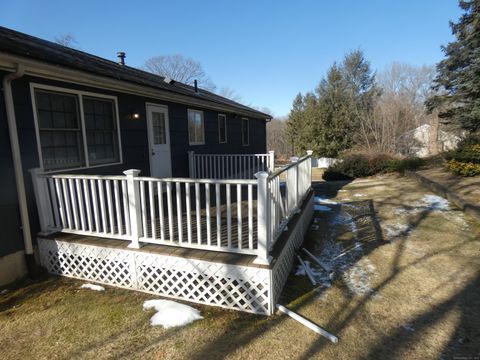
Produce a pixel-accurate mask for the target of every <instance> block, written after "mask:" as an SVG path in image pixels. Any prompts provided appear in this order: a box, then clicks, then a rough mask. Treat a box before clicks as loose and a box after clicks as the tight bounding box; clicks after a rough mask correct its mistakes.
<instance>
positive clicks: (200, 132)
mask: <svg viewBox="0 0 480 360" xmlns="http://www.w3.org/2000/svg"><path fill="white" fill-rule="evenodd" d="M188 139H189V143H190V145H203V144H205V124H204V120H203V111H200V110H192V109H188Z"/></svg>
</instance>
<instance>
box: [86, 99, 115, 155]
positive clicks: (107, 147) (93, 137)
mask: <svg viewBox="0 0 480 360" xmlns="http://www.w3.org/2000/svg"><path fill="white" fill-rule="evenodd" d="M83 113H84V116H85V132H86V135H87V148H88V159H89V161H90V164H103V163H111V162H116V161H118V137H117V136H118V135H117V134H118V133H117V129H116V118H115V113H114V102H113V101H112V100H106V99H99V98H93V97H83Z"/></svg>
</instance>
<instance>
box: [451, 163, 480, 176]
mask: <svg viewBox="0 0 480 360" xmlns="http://www.w3.org/2000/svg"><path fill="white" fill-rule="evenodd" d="M445 168H446V169H447V170H449V171H451V172H453V173H454V174H456V175H460V176H475V175H480V164H476V163H473V162H463V161H457V160H455V159H452V160H449V161H447V162H446V163H445Z"/></svg>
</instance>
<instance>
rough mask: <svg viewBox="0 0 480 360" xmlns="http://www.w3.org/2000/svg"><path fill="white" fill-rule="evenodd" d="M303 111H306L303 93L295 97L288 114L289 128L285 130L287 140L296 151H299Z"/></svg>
mask: <svg viewBox="0 0 480 360" xmlns="http://www.w3.org/2000/svg"><path fill="white" fill-rule="evenodd" d="M303 109H304V102H303V96H302V94H301V93H298V94H297V96H295V99H294V100H293V104H292V110H290V113H289V114H288V119H287V128H286V130H285V135H286V136H287V140H288V142H289V143H290V144H292V146H293V147H294V149H295V151H296V150H297V147H298V143H299V140H300V139H299V131H300V129H301V128H302V126H303V125H302V120H303Z"/></svg>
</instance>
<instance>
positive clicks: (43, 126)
mask: <svg viewBox="0 0 480 360" xmlns="http://www.w3.org/2000/svg"><path fill="white" fill-rule="evenodd" d="M35 101H36V104H37V114H38V128H39V133H40V146H41V149H42V157H43V167H44V169H46V170H53V169H59V168H71V167H79V166H83V165H85V162H84V156H83V142H82V130H81V127H80V121H79V119H80V117H79V111H78V99H77V97H76V96H75V95H70V94H60V93H55V92H49V91H36V92H35Z"/></svg>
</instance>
